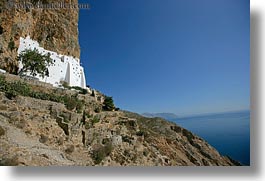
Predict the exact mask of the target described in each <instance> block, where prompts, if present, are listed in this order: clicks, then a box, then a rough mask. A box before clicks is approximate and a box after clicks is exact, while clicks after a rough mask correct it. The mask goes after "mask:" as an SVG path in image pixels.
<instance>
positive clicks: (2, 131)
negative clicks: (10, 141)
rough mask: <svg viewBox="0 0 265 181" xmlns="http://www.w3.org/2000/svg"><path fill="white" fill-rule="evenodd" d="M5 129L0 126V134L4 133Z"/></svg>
mask: <svg viewBox="0 0 265 181" xmlns="http://www.w3.org/2000/svg"><path fill="white" fill-rule="evenodd" d="M5 133H6V132H5V130H4V129H3V128H2V127H1V126H0V136H3V135H5Z"/></svg>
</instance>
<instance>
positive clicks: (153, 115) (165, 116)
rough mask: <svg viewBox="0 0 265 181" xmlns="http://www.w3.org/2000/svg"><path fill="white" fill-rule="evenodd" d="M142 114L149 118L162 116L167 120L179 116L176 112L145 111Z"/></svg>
mask: <svg viewBox="0 0 265 181" xmlns="http://www.w3.org/2000/svg"><path fill="white" fill-rule="evenodd" d="M142 115H143V116H145V117H148V118H155V117H160V118H164V119H167V120H173V119H177V118H178V116H177V115H176V114H174V113H143V114H142Z"/></svg>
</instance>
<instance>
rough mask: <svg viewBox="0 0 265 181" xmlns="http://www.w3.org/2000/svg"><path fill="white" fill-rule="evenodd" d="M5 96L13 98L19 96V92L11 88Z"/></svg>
mask: <svg viewBox="0 0 265 181" xmlns="http://www.w3.org/2000/svg"><path fill="white" fill-rule="evenodd" d="M5 96H6V97H7V98H8V99H13V98H15V97H17V96H18V93H17V92H16V91H15V90H12V89H9V90H7V91H6V92H5Z"/></svg>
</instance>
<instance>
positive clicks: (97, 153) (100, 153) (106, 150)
mask: <svg viewBox="0 0 265 181" xmlns="http://www.w3.org/2000/svg"><path fill="white" fill-rule="evenodd" d="M112 150H113V146H112V144H111V142H109V143H107V144H106V145H105V146H102V145H98V147H97V148H96V149H95V150H93V153H92V158H93V160H94V163H95V164H100V163H101V162H102V160H103V159H104V158H105V157H106V156H109V155H110V153H111V152H112Z"/></svg>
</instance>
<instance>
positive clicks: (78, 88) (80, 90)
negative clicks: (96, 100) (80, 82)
mask: <svg viewBox="0 0 265 181" xmlns="http://www.w3.org/2000/svg"><path fill="white" fill-rule="evenodd" d="M71 89H75V90H78V91H79V93H80V94H87V93H88V92H87V90H86V89H83V88H82V87H78V86H73V87H71Z"/></svg>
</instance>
